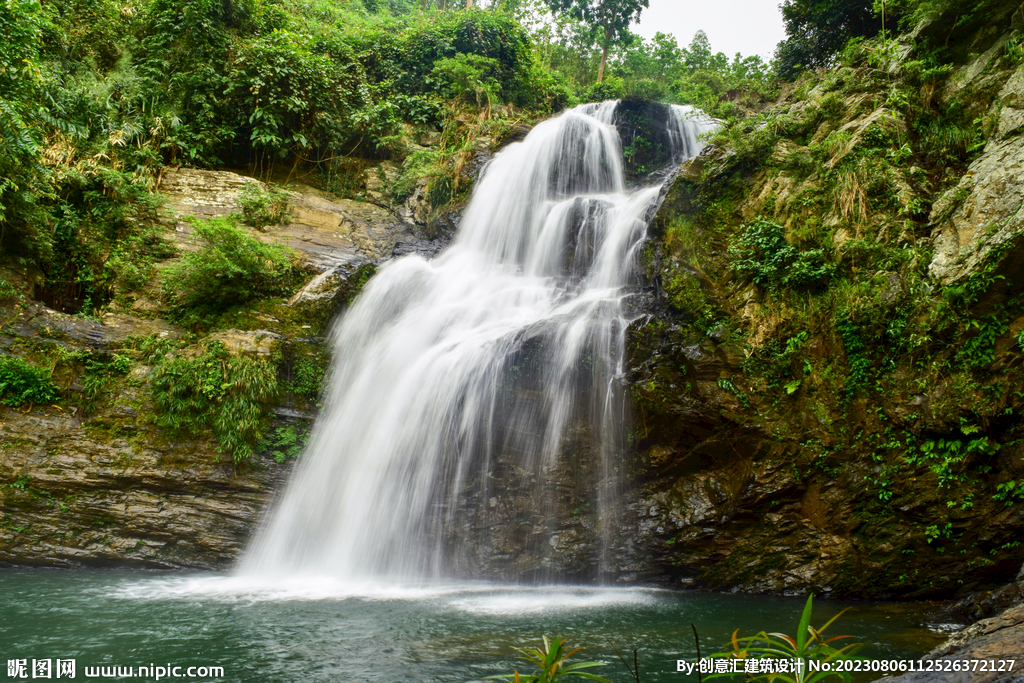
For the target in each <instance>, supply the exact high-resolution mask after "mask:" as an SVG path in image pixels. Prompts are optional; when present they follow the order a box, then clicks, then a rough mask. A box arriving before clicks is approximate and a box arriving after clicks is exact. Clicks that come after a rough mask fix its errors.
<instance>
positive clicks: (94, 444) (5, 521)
mask: <svg viewBox="0 0 1024 683" xmlns="http://www.w3.org/2000/svg"><path fill="white" fill-rule="evenodd" d="M135 379H136V381H135V382H134V384H135V385H136V386H130V387H127V388H126V389H125V390H123V391H122V392H121V393H120V395H119V396H118V397H117V399H116V400H115V401H113V402H112V405H111V406H110V408H109V409H105V410H104V411H102V412H100V413H96V414H92V415H89V416H88V417H84V416H82V415H80V414H69V413H68V411H63V410H61V409H59V408H56V407H40V408H35V409H32V410H28V411H24V412H22V411H18V410H14V409H11V408H0V452H2V453H3V457H2V458H0V481H4V482H6V483H5V484H4V485H3V486H0V565H4V564H18V565H24V564H37V565H45V566H54V565H56V566H81V565H88V566H103V565H119V566H124V565H134V566H142V567H165V568H169V567H202V568H211V569H212V568H226V567H228V566H230V565H231V563H232V562H233V561H234V560H235V558H236V557H237V556H238V554H239V552H240V551H241V549H242V548H243V547H244V546H245V544H246V542H247V541H248V539H249V536H250V535H251V533H252V529H253V528H254V526H255V524H256V523H257V522H258V520H259V516H260V514H261V513H262V511H263V509H264V507H265V506H266V505H267V503H268V502H269V499H270V496H271V494H272V492H273V490H274V489H275V488H277V487H278V486H279V485H280V484H281V482H282V481H283V480H284V479H285V478H286V476H287V472H288V470H289V469H290V467H288V466H282V465H278V464H277V463H275V462H274V461H273V460H272V459H269V458H268V459H266V460H264V461H261V462H259V463H258V464H257V466H256V467H247V468H245V470H244V471H241V472H237V471H235V470H234V468H233V467H232V466H231V465H230V463H225V462H223V461H221V460H219V458H218V455H217V453H216V450H215V448H214V447H213V445H212V444H210V443H208V442H204V441H203V440H195V439H189V440H188V441H170V440H168V439H167V438H166V435H164V434H162V433H160V432H159V431H158V430H156V429H155V428H153V427H152V426H151V425H148V424H147V423H146V417H145V416H146V414H147V413H148V412H151V411H152V407H151V406H148V405H147V403H146V398H145V391H144V390H143V389H142V386H141V385H142V384H143V383H144V381H145V379H144V376H138V377H136V378H135ZM74 412H75V413H78V411H74Z"/></svg>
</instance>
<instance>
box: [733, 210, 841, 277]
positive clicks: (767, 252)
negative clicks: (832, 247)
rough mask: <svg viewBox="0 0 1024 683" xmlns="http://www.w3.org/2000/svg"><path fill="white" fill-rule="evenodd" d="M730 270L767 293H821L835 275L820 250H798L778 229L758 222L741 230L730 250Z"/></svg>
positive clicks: (780, 227)
mask: <svg viewBox="0 0 1024 683" xmlns="http://www.w3.org/2000/svg"><path fill="white" fill-rule="evenodd" d="M729 256H730V258H731V260H732V268H733V270H734V271H735V272H736V273H737V274H738V275H741V276H744V277H749V278H751V279H752V280H753V281H754V282H756V283H757V284H758V285H760V286H762V287H764V288H765V289H768V290H770V291H779V290H781V289H796V290H804V291H815V290H821V289H824V288H825V287H827V286H828V283H829V282H830V281H831V280H832V278H833V277H834V275H835V265H834V264H832V263H830V262H829V260H828V256H827V254H826V252H825V250H823V249H808V250H800V249H797V248H796V247H794V246H792V245H791V244H789V243H788V242H787V241H786V234H785V230H784V229H783V227H782V226H781V225H778V224H777V223H773V222H771V221H766V220H763V219H758V220H756V221H754V222H753V223H749V224H747V225H746V226H744V227H743V229H742V232H741V233H740V236H739V239H738V240H736V241H735V242H734V243H733V244H732V245H730V247H729Z"/></svg>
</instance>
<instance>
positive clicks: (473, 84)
mask: <svg viewBox="0 0 1024 683" xmlns="http://www.w3.org/2000/svg"><path fill="white" fill-rule="evenodd" d="M498 67H499V63H498V60H496V59H492V58H490V57H481V56H480V55H467V54H457V55H455V56H454V57H444V58H442V59H439V60H437V61H436V62H435V63H434V68H433V69H432V70H431V72H430V73H431V75H432V76H433V77H434V78H435V79H436V80H437V82H438V85H439V91H440V92H443V93H446V94H447V95H448V96H449V97H451V98H456V97H468V96H472V97H473V99H474V101H475V103H476V105H477V107H483V106H485V103H486V106H487V107H488V108H490V106H491V100H492V99H493V98H494V97H496V96H497V95H498V93H499V92H500V90H501V85H500V84H499V83H498V81H497V79H496V78H495V77H494V74H496V73H497V72H498Z"/></svg>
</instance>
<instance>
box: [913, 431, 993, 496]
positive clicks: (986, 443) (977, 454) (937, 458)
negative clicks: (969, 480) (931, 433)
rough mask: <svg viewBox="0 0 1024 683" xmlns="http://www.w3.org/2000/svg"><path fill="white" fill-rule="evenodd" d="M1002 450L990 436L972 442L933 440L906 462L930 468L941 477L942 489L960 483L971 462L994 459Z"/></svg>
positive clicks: (963, 440) (922, 445)
mask: <svg viewBox="0 0 1024 683" xmlns="http://www.w3.org/2000/svg"><path fill="white" fill-rule="evenodd" d="M1000 448H1002V445H1001V444H998V443H994V442H992V441H990V440H989V437H987V436H982V437H979V438H977V439H969V440H968V439H945V438H940V439H930V440H928V441H925V442H924V443H922V444H921V445H920V446H919V447H918V451H917V452H916V453H915V452H913V451H911V452H910V454H909V455H907V456H905V459H906V461H907V462H908V463H909V464H911V465H920V464H924V465H927V466H928V468H929V469H930V470H931V471H932V472H934V473H935V474H936V476H938V478H939V487H940V488H942V487H946V486H950V485H951V484H953V483H954V482H956V481H959V480H960V476H961V475H962V474H963V472H964V471H965V470H966V468H967V465H968V463H969V461H970V460H971V459H972V458H984V457H989V456H993V455H995V454H996V453H997V452H998V451H999V449H1000Z"/></svg>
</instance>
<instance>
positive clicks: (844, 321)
mask: <svg viewBox="0 0 1024 683" xmlns="http://www.w3.org/2000/svg"><path fill="white" fill-rule="evenodd" d="M836 332H838V333H839V336H840V338H841V339H842V340H843V348H844V349H845V350H846V363H847V365H848V366H849V368H850V373H849V374H848V375H847V376H846V384H845V386H844V387H843V394H844V395H845V396H846V399H847V400H849V399H851V398H853V397H854V396H855V395H856V394H857V393H859V392H860V391H862V390H864V389H866V388H867V387H868V385H869V383H870V380H871V377H872V375H873V366H872V363H871V359H870V357H869V356H868V349H867V345H866V344H865V343H864V338H863V336H862V335H861V332H860V329H859V328H858V327H857V324H856V323H854V322H853V320H851V319H850V318H848V317H842V318H839V319H838V320H837V321H836Z"/></svg>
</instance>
